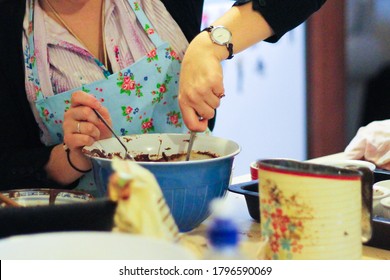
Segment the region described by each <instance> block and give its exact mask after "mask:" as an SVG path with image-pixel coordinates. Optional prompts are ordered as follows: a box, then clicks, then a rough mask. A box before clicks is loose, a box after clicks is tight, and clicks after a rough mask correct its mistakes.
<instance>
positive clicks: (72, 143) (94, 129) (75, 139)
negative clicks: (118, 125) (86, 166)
mask: <svg viewBox="0 0 390 280" xmlns="http://www.w3.org/2000/svg"><path fill="white" fill-rule="evenodd" d="M71 102H72V105H71V107H70V108H69V110H68V111H66V112H65V115H64V123H63V130H64V142H65V143H66V145H67V146H68V147H69V149H71V150H73V149H81V148H82V147H83V146H86V145H92V144H93V143H94V142H95V141H97V140H99V139H101V138H102V137H104V138H107V137H110V136H111V132H110V131H109V130H108V129H107V128H106V127H105V126H104V124H102V122H101V121H100V119H99V118H98V117H97V115H96V114H95V112H94V111H93V109H96V110H98V111H99V112H100V113H101V114H102V116H104V117H105V119H106V120H107V121H108V122H109V123H110V124H111V118H110V115H109V113H108V110H107V109H106V108H105V107H103V106H102V105H101V103H100V102H99V101H98V100H97V99H96V98H95V97H94V96H92V95H89V94H87V93H85V92H82V91H77V92H75V93H73V95H72V98H71Z"/></svg>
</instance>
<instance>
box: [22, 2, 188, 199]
mask: <svg viewBox="0 0 390 280" xmlns="http://www.w3.org/2000/svg"><path fill="white" fill-rule="evenodd" d="M128 2H129V4H130V6H131V8H132V10H133V11H134V13H135V14H136V16H137V19H138V21H139V22H140V23H141V25H142V26H143V27H144V31H145V32H146V33H147V34H148V36H149V38H150V40H151V41H152V43H153V44H154V46H155V48H154V49H153V50H151V51H150V52H149V53H148V54H147V55H145V56H144V57H143V58H141V59H139V60H138V61H136V62H135V63H134V64H132V65H131V66H129V67H127V68H125V69H122V70H121V71H119V72H118V73H115V74H112V75H110V73H109V72H108V71H107V70H105V68H104V66H103V65H102V63H101V62H100V61H98V60H97V59H95V62H96V63H97V64H98V65H99V66H100V67H101V68H102V71H103V73H104V75H105V77H106V78H105V79H102V80H98V81H95V82H92V83H90V84H85V85H83V86H82V87H79V88H75V89H72V90H69V91H66V92H63V93H60V94H57V95H54V96H49V97H45V96H44V94H43V93H42V91H41V87H40V82H39V75H38V69H37V68H38V66H37V63H34V62H36V59H35V58H36V56H35V48H34V28H33V18H34V16H33V11H34V9H33V7H34V1H30V18H29V24H30V28H29V31H30V32H29V34H28V43H29V48H30V53H31V61H33V63H32V72H33V75H34V84H35V87H36V91H37V99H36V103H35V105H36V108H37V110H38V112H39V114H40V117H41V118H42V120H43V122H44V125H45V126H46V128H47V130H48V131H49V133H50V140H49V143H46V145H55V144H59V143H61V142H62V141H63V130H62V123H63V119H64V113H65V112H66V110H68V109H69V107H70V99H71V95H72V93H73V92H75V91H77V90H83V91H85V92H87V93H89V94H92V95H94V96H95V97H96V98H97V99H98V100H100V101H101V102H102V104H103V106H105V107H106V108H108V110H109V111H110V115H111V119H112V123H113V128H114V130H115V132H116V133H118V134H119V135H128V134H140V133H153V132H156V133H157V132H164V133H187V132H188V129H187V128H186V126H185V125H184V123H183V120H182V116H181V113H180V109H179V105H178V100H177V97H178V96H177V95H178V83H179V72H180V63H181V62H180V59H179V58H178V56H177V55H176V53H175V51H174V50H173V49H172V48H171V47H170V46H169V45H168V43H166V42H163V41H162V40H161V39H160V37H159V36H158V34H157V33H156V32H155V31H154V29H153V27H152V25H151V24H150V22H149V20H148V18H147V17H146V15H145V13H144V12H143V10H142V9H141V7H140V5H139V3H138V2H136V1H130V0H129V1H128ZM77 189H80V190H85V191H87V192H89V193H92V194H93V195H95V196H98V194H97V191H96V187H95V185H94V180H93V174H92V172H89V173H87V174H85V175H84V176H83V177H82V178H81V180H80V183H79V185H78V187H77Z"/></svg>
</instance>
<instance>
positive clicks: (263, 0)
mask: <svg viewBox="0 0 390 280" xmlns="http://www.w3.org/2000/svg"><path fill="white" fill-rule="evenodd" d="M325 1H326V0H238V1H236V3H235V4H234V5H243V4H246V3H248V2H252V3H253V9H254V10H257V11H259V12H260V13H261V14H262V16H263V17H264V18H265V20H266V21H267V22H268V24H269V25H270V26H271V28H272V29H273V31H274V35H273V36H272V37H270V38H268V39H266V40H265V41H267V42H271V43H274V42H277V41H278V40H279V39H280V38H281V37H282V36H283V35H284V34H285V33H286V32H288V31H290V30H291V29H294V28H295V27H297V26H298V25H300V24H301V23H303V22H304V21H305V20H306V19H308V18H309V17H310V15H312V14H313V13H314V12H316V11H317V10H318V9H319V8H321V6H322V5H323V4H324V3H325Z"/></svg>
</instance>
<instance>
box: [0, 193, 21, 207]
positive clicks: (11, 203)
mask: <svg viewBox="0 0 390 280" xmlns="http://www.w3.org/2000/svg"><path fill="white" fill-rule="evenodd" d="M0 201H2V202H4V203H5V204H6V205H8V206H13V207H22V205H20V204H19V203H17V202H16V201H15V200H13V199H11V198H9V197H7V196H5V195H4V194H2V193H0Z"/></svg>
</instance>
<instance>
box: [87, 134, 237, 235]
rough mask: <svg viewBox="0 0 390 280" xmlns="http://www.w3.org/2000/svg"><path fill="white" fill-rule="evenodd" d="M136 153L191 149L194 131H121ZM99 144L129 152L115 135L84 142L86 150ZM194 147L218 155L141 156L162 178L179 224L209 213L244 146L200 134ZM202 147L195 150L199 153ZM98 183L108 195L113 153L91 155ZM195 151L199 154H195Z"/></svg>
mask: <svg viewBox="0 0 390 280" xmlns="http://www.w3.org/2000/svg"><path fill="white" fill-rule="evenodd" d="M121 139H122V141H123V142H124V143H125V145H126V147H127V149H128V150H129V152H130V153H131V154H132V155H133V156H136V155H140V154H147V155H150V156H152V155H155V156H158V155H160V157H161V154H162V152H164V153H165V154H166V156H168V157H169V156H170V155H175V154H181V153H186V150H187V146H188V140H189V134H142V135H131V136H123V137H121ZM94 149H98V150H100V151H104V152H105V153H106V154H108V153H117V154H118V153H119V154H121V156H122V157H123V156H124V149H123V147H122V146H121V145H120V144H119V142H118V140H117V139H115V138H110V139H105V140H101V141H97V142H96V143H94V144H93V145H92V146H88V147H85V148H84V152H85V154H86V155H89V154H90V153H91V151H92V150H94ZM192 150H193V152H206V153H210V154H215V155H217V156H218V157H216V158H202V159H190V160H189V161H169V162H138V163H139V164H140V165H141V166H143V167H145V168H147V169H148V170H150V171H151V172H152V173H153V174H154V176H155V177H156V179H157V182H158V183H159V185H160V187H161V190H162V192H163V194H164V197H165V200H166V202H167V204H168V206H169V208H170V210H171V212H172V216H173V218H174V219H175V221H176V224H177V226H178V227H179V230H180V231H182V232H185V231H190V230H192V229H194V228H195V227H197V226H198V225H199V224H200V223H201V222H203V221H204V220H205V219H206V218H207V217H208V216H209V203H210V202H211V200H213V199H214V198H217V197H223V196H224V195H225V194H226V191H227V188H228V186H229V184H230V180H231V175H232V166H233V160H234V157H235V156H236V155H237V154H238V153H239V152H240V147H239V145H238V144H237V143H235V142H233V141H231V140H226V139H223V138H218V137H214V136H209V135H204V134H198V135H197V136H196V139H195V142H194V145H193V148H192ZM199 154H200V153H195V156H199ZM89 156H90V158H91V160H92V164H93V172H94V178H95V183H96V186H97V188H98V191H99V193H100V195H101V196H105V195H106V191H107V182H108V178H109V176H110V175H111V174H112V172H113V170H112V168H111V159H107V158H102V157H99V156H91V155H89ZM195 156H194V157H195Z"/></svg>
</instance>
